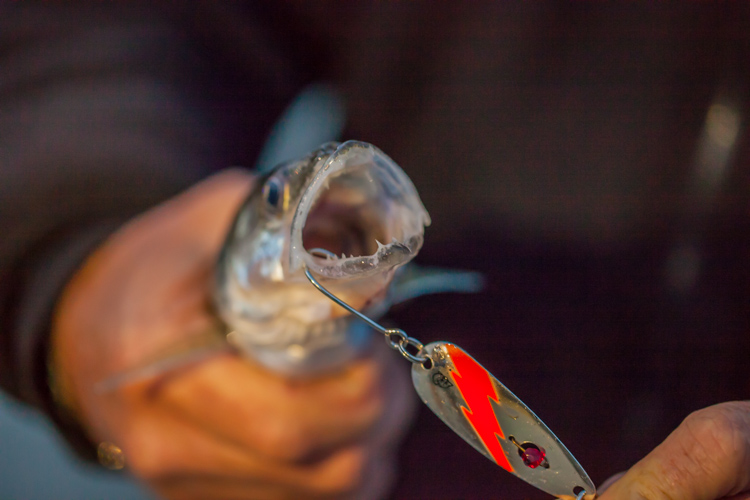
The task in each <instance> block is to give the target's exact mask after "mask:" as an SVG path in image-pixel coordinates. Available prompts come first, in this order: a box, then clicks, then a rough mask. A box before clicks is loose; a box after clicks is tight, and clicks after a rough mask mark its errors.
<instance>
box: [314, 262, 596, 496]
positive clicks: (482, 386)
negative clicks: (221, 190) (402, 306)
mask: <svg viewBox="0 0 750 500" xmlns="http://www.w3.org/2000/svg"><path fill="white" fill-rule="evenodd" d="M313 252H315V253H318V254H322V255H326V254H328V253H329V252H328V251H327V250H324V249H315V250H311V251H310V253H313ZM305 275H306V276H307V279H308V280H309V281H310V283H312V284H313V286H315V287H316V288H317V289H318V290H320V292H322V293H323V294H325V295H326V296H327V297H328V298H329V299H331V300H332V301H334V302H335V303H337V304H338V305H340V306H341V307H343V308H344V309H346V310H348V311H349V312H351V313H352V314H354V315H355V316H357V317H358V318H360V319H361V320H362V321H364V322H365V323H367V324H368V325H369V326H371V327H372V328H373V329H375V330H377V331H379V332H380V333H382V334H383V335H385V340H386V342H387V343H388V345H389V346H390V347H391V348H393V349H395V350H397V351H399V352H400V353H401V354H402V355H403V356H404V357H405V358H406V359H408V360H409V361H411V362H412V369H411V377H412V383H413V384H414V389H415V390H416V391H417V394H419V397H420V398H421V399H422V401H423V402H424V404H426V405H427V407H429V408H430V410H432V411H433V412H434V413H435V414H436V415H437V416H438V417H439V418H440V419H441V420H442V421H443V422H445V424H446V425H447V426H448V427H450V428H451V429H452V430H453V431H454V432H455V433H456V434H458V435H459V436H461V437H462V438H463V439H464V440H465V441H466V442H467V443H469V444H470V445H471V446H473V447H474V449H476V450H477V451H478V452H480V453H481V454H483V455H484V456H485V457H487V458H488V459H490V460H492V461H493V462H495V463H496V464H497V465H499V466H500V467H502V468H503V469H505V470H506V471H508V472H510V473H511V474H513V475H514V476H516V477H518V478H520V479H522V480H524V481H526V482H527V483H529V484H531V485H532V486H535V487H536V488H539V489H540V490H542V491H544V492H546V493H549V494H550V495H553V496H555V497H558V498H562V499H566V500H574V499H575V500H582V499H586V500H591V499H593V498H595V497H596V487H595V486H594V483H593V482H592V481H591V479H590V478H589V476H588V474H586V471H584V470H583V467H581V465H580V464H579V463H578V461H577V460H576V459H575V457H573V455H572V454H571V453H570V452H569V451H568V449H567V448H566V447H565V445H564V444H563V443H562V442H561V441H560V440H559V439H558V438H557V436H555V435H554V434H553V433H552V431H550V430H549V428H548V427H547V426H546V425H545V424H544V422H542V421H541V420H540V419H539V417H537V416H536V415H535V414H534V412H532V411H531V410H530V409H529V407H528V406H526V405H525V404H524V403H523V402H522V401H521V400H520V399H518V398H517V397H516V396H515V395H514V394H513V393H512V392H511V391H510V390H508V388H507V387H505V386H504V385H503V384H502V383H501V382H500V381H499V380H498V379H497V378H495V377H494V376H493V375H492V374H491V373H490V372H488V371H487V370H486V369H485V368H484V367H483V366H482V365H481V364H479V363H478V362H477V361H476V360H475V359H474V358H473V357H471V356H470V355H469V354H468V353H467V352H466V351H464V350H463V349H461V348H460V347H458V346H457V345H455V344H453V343H451V342H444V341H439V342H432V343H430V344H427V345H422V343H420V342H419V341H418V340H416V339H414V338H412V337H409V336H408V335H407V334H406V333H405V332H404V331H403V330H401V329H398V328H385V327H383V326H382V325H380V324H378V323H377V322H375V321H373V320H372V319H371V318H369V317H367V316H365V315H364V314H362V313H360V312H359V311H357V310H356V309H354V308H353V307H351V306H350V305H349V304H347V303H346V302H344V301H343V300H341V299H339V298H338V297H336V296H335V295H334V294H332V293H331V292H330V291H329V290H327V289H326V288H325V287H323V286H322V285H321V284H320V283H319V282H318V281H317V280H316V279H315V278H314V277H313V275H312V273H311V272H310V270H309V269H307V268H306V269H305Z"/></svg>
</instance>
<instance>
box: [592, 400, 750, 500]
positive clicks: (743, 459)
mask: <svg viewBox="0 0 750 500" xmlns="http://www.w3.org/2000/svg"><path fill="white" fill-rule="evenodd" d="M741 493H744V495H741V496H740V497H737V498H738V499H739V498H742V499H750V402H739V401H738V402H732V403H722V404H719V405H716V406H711V407H709V408H705V409H703V410H699V411H697V412H695V413H692V414H691V415H690V416H688V417H687V418H686V419H685V420H684V421H683V422H682V424H680V426H679V427H678V428H677V429H676V430H675V431H674V432H672V434H670V435H669V437H667V439H666V440H665V441H664V442H663V443H662V444H660V445H659V446H657V447H656V448H655V449H654V450H653V451H652V452H651V453H649V454H648V455H647V456H646V457H645V458H644V459H643V460H641V461H640V462H638V463H637V464H635V465H634V466H633V467H632V468H631V469H630V470H629V471H628V472H627V473H626V474H625V475H624V476H622V478H621V479H619V480H618V481H617V482H615V483H614V484H613V485H612V486H611V487H609V488H608V489H607V490H606V491H605V492H604V494H602V495H601V497H599V498H600V500H619V499H631V498H632V499H648V500H671V499H680V500H716V499H719V498H727V497H731V496H734V495H739V494H741Z"/></svg>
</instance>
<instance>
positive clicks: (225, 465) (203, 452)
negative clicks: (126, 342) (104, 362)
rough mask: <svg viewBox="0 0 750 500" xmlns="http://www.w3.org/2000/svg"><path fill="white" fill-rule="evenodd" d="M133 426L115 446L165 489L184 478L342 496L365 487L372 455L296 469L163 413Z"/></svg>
mask: <svg viewBox="0 0 750 500" xmlns="http://www.w3.org/2000/svg"><path fill="white" fill-rule="evenodd" d="M129 423H130V426H129V427H128V428H127V429H126V430H125V431H124V432H123V433H121V434H120V435H119V436H118V439H117V441H116V442H117V443H118V444H120V443H122V444H121V448H122V449H123V451H124V454H125V457H126V466H127V467H128V469H129V470H131V472H132V473H133V474H134V475H135V476H137V477H139V478H141V479H142V480H145V481H146V482H148V483H150V484H163V485H165V486H166V485H168V484H176V482H177V483H179V482H180V481H178V479H179V478H182V479H185V480H186V481H187V478H204V479H206V481H210V482H225V483H226V484H227V485H229V486H232V487H233V488H239V487H240V486H241V485H245V486H247V487H250V486H252V488H261V489H262V488H266V489H279V490H287V489H288V490H293V491H303V492H305V495H301V496H299V497H298V498H308V497H315V496H321V497H325V496H337V495H338V496H341V495H344V494H348V493H349V492H351V491H355V490H356V489H357V488H359V486H360V485H361V484H362V482H363V480H364V479H363V471H364V470H365V469H366V465H367V461H368V457H369V456H370V455H371V454H372V453H371V451H370V450H369V449H368V448H367V446H365V445H357V446H351V447H348V448H345V449H341V450H339V451H337V452H336V453H334V454H331V455H330V456H327V457H325V458H324V459H321V460H318V461H315V462H310V463H304V464H293V463H288V462H280V461H274V460H270V459H268V458H267V457H265V456H260V455H257V454H254V453H252V452H251V451H249V450H246V449H243V448H240V447H237V446H234V445H232V444H230V443H226V442H222V441H218V440H216V439H215V437H214V436H212V435H210V434H207V433H205V432H203V431H202V430H201V429H197V428H195V427H194V426H192V425H190V424H188V423H185V422H183V421H181V420H179V419H176V418H174V417H173V416H171V415H165V414H163V412H151V413H150V414H149V413H146V412H144V413H141V414H140V415H139V417H138V418H136V419H134V420H131V421H129ZM180 480H181V479H180ZM204 498H215V497H214V496H213V495H209V496H207V497H204Z"/></svg>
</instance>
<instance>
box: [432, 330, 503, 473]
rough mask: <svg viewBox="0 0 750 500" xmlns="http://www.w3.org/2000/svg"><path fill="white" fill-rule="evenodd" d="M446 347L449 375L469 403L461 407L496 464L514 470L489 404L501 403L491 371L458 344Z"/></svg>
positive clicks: (500, 429) (501, 431) (501, 432)
mask: <svg viewBox="0 0 750 500" xmlns="http://www.w3.org/2000/svg"><path fill="white" fill-rule="evenodd" d="M446 349H447V351H448V354H449V355H450V357H451V360H453V366H454V370H452V371H451V373H450V376H451V378H452V379H453V381H454V382H455V384H456V387H457V388H458V390H459V391H460V392H461V396H463V398H464V401H466V404H467V406H462V407H461V410H462V411H463V413H464V415H465V416H466V419H467V420H468V421H469V422H471V426H472V427H473V428H474V432H476V433H477V436H479V439H481V440H482V443H484V446H485V447H486V448H487V451H488V452H489V454H490V455H492V458H494V459H495V463H496V464H497V465H499V466H500V467H502V468H503V469H505V470H507V471H508V472H513V466H512V465H510V462H509V461H508V457H506V456H505V452H504V451H503V448H502V447H501V446H500V442H499V441H498V440H497V439H498V438H500V439H505V434H504V433H503V429H502V428H501V427H500V423H499V422H498V421H497V417H496V416H495V411H494V410H493V409H492V404H491V403H490V400H493V401H495V402H496V403H498V404H499V403H500V400H499V397H498V395H497V391H496V390H495V386H494V385H493V384H492V379H491V378H490V374H489V373H488V372H487V370H485V369H484V368H483V367H482V365H480V364H479V363H477V362H476V361H474V358H472V357H471V356H469V355H468V354H466V353H465V352H464V351H463V350H461V349H458V348H457V347H456V346H454V345H452V344H447V345H446Z"/></svg>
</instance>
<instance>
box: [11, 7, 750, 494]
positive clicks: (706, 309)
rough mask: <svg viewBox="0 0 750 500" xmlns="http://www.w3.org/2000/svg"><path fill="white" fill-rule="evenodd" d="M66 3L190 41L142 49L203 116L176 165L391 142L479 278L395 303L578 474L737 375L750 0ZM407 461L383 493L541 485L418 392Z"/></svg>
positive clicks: (723, 397) (497, 490) (749, 160)
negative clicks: (510, 399)
mask: <svg viewBox="0 0 750 500" xmlns="http://www.w3.org/2000/svg"><path fill="white" fill-rule="evenodd" d="M58 9H59V10H60V12H55V15H56V16H59V17H60V18H61V19H65V18H66V17H65V15H63V14H64V13H63V12H62V11H63V10H64V8H63V7H59V8H58ZM81 9H82V10H80V11H78V12H76V11H75V10H74V11H73V14H71V16H69V17H70V18H71V19H73V18H74V19H76V23H78V24H77V25H76V26H78V25H80V29H86V27H87V26H88V25H89V24H95V25H96V26H97V27H98V28H101V27H102V26H103V27H105V28H106V27H107V26H109V25H110V24H112V25H117V27H119V28H123V26H125V27H127V25H128V23H129V22H131V21H132V20H133V19H139V20H141V21H142V22H141V21H139V22H141V24H139V26H141V28H140V29H141V30H142V33H146V34H150V35H154V34H155V35H154V39H155V40H162V39H165V40H169V41H171V42H172V43H173V44H175V46H179V47H182V48H184V50H185V53H186V54H187V55H185V54H182V53H181V52H180V51H176V50H174V51H171V52H169V53H165V54H161V53H160V52H159V51H156V52H153V53H151V55H150V57H153V58H156V57H157V56H159V55H160V54H161V55H164V56H165V57H166V59H167V60H168V61H169V63H170V64H169V65H167V66H165V67H166V68H167V69H168V70H169V72H168V71H167V69H165V70H163V71H164V72H165V74H166V76H165V77H164V81H166V82H168V83H169V84H170V85H174V86H175V87H176V88H178V89H181V91H182V92H183V94H181V95H182V96H183V97H184V102H185V103H188V104H187V105H189V109H191V110H193V109H195V110H199V111H200V112H201V113H200V114H199V115H198V116H200V117H202V119H203V121H202V122H201V126H202V127H203V128H201V130H202V131H203V132H205V130H204V129H206V130H209V131H210V133H209V132H206V134H208V135H205V134H204V135H195V136H192V137H193V139H194V142H193V143H191V144H193V146H194V147H195V148H196V150H198V151H199V152H200V154H196V155H194V160H193V162H194V163H196V164H199V165H198V167H190V168H197V169H199V170H200V169H202V170H201V171H210V170H212V169H217V168H222V167H225V166H227V165H233V164H242V165H255V164H257V163H258V162H260V164H261V167H265V166H267V165H270V164H273V163H275V161H276V160H281V159H287V158H290V157H293V156H295V155H296V154H298V153H300V152H303V151H306V150H307V149H309V148H310V147H312V146H313V145H315V143H316V142H323V141H325V140H329V139H335V138H343V139H350V138H355V139H359V140H365V141H369V142H372V143H374V144H375V145H377V146H378V147H380V148H381V149H382V150H383V151H385V152H386V153H387V154H389V155H390V156H391V157H392V158H393V159H394V160H395V161H396V162H397V163H399V164H400V165H401V166H402V167H403V168H404V169H405V170H406V172H407V173H408V174H409V175H410V176H411V178H412V180H413V181H414V183H415V185H416V186H417V188H418V190H419V191H420V194H421V196H422V199H423V201H424V203H425V205H426V207H427V209H428V210H429V211H430V214H431V215H432V218H433V226H432V227H431V228H429V229H428V231H427V237H426V242H425V246H424V249H423V250H422V253H421V254H420V256H419V257H418V260H419V261H420V262H422V263H424V264H433V265H440V266H446V267H460V268H467V269H474V270H479V271H481V272H482V273H484V274H485V275H486V277H487V281H488V285H487V288H486V290H485V291H484V292H482V293H480V294H477V295H472V296H462V295H445V296H435V297H424V298H419V299H416V300H414V301H412V302H411V303H409V304H404V305H403V306H400V307H398V308H397V309H396V310H395V311H394V312H393V318H394V319H395V320H396V321H397V322H398V324H399V325H400V326H401V327H403V328H404V329H405V330H406V331H407V332H409V334H411V335H413V336H415V337H417V338H419V339H420V340H422V341H424V342H430V341H434V340H451V341H455V342H456V343H458V344H459V345H461V346H462V347H464V348H465V349H466V350H468V351H469V352H470V353H472V354H473V355H474V357H475V358H476V359H477V360H479V361H480V362H481V363H483V364H484V365H485V366H486V367H487V368H488V369H489V370H490V371H492V372H493V373H494V374H495V375H496V376H497V377H498V378H499V379H500V380H501V381H503V382H504V383H505V384H506V385H507V386H508V387H509V388H510V389H511V390H512V391H513V392H515V393H516V394H517V395H518V396H519V397H520V398H521V399H523V400H524V401H525V402H526V403H527V404H528V405H529V406H530V407H531V408H532V409H533V410H534V411H535V412H536V413H537V414H538V415H539V416H540V417H541V418H542V419H543V420H545V422H546V423H547V424H548V425H549V426H550V428H551V429H553V430H554V431H555V432H556V433H557V434H558V436H559V437H560V438H561V439H562V441H563V442H565V443H566V444H567V446H568V447H569V448H570V450H571V451H572V452H573V453H574V454H575V455H576V457H577V458H578V459H579V461H580V462H581V464H582V465H583V466H584V468H585V469H586V470H587V471H588V472H589V473H590V475H591V476H592V479H593V480H594V482H595V483H601V482H602V481H603V480H604V479H606V478H607V477H608V476H609V475H611V474H613V473H615V472H617V471H620V470H623V469H626V468H628V467H629V466H630V465H631V464H632V463H633V462H635V461H636V460H638V459H639V458H641V457H642V456H644V455H645V454H646V453H647V452H648V451H649V450H651V449H652V448H653V447H654V446H655V445H656V444H658V443H659V442H660V441H661V440H662V439H664V437H666V435H667V434H668V433H669V432H670V430H672V429H673V428H674V427H676V426H677V425H678V424H679V422H680V421H681V420H682V419H683V418H684V417H685V416H686V415H687V414H688V413H689V412H691V411H693V410H696V409H698V408H701V407H704V406H707V405H710V404H713V403H718V402H721V401H727V400H732V399H747V398H748V397H749V395H750V363H749V362H748V360H749V359H750V308H749V307H748V299H749V298H750V297H749V295H750V271H748V265H747V260H748V256H749V255H750V253H749V252H750V231H749V230H750V192H749V191H748V185H749V184H748V182H749V181H750V143H749V142H748V140H747V133H746V127H747V109H748V99H747V97H748V88H749V87H748V84H749V83H750V79H749V78H748V71H749V70H748V67H749V65H748V61H749V60H750V59H748V56H749V55H750V12H749V10H750V4H746V3H740V2H712V3H688V4H684V3H679V4H677V3H674V4H673V3H658V4H652V3H624V4H611V3H607V4H600V3H575V4H568V3H536V2H523V3H506V2H496V3H472V4H468V5H459V4H457V3H432V2H392V3H385V2H382V3H375V2H373V3H369V2H368V3H344V2H342V3H333V2H316V3H315V4H306V5H300V4H295V3H293V2H280V3H274V4H271V5H267V4H262V3H259V4H247V5H240V4H232V5H221V6H217V5H214V4H208V3H207V4H197V6H196V7H195V10H188V9H185V8H177V7H175V8H174V9H169V8H163V9H162V8H158V9H157V8H151V7H148V6H138V7H137V8H136V7H133V8H129V9H126V10H128V11H129V17H128V16H122V15H119V16H113V15H111V14H110V13H109V12H107V8H105V7H101V6H100V7H97V8H93V9H91V10H89V8H88V7H85V8H81ZM35 15H36V16H40V14H38V13H36V14H35ZM41 17H45V16H44V15H41ZM49 17H50V18H51V17H52V15H51V14H50V15H49ZM47 22H48V23H50V26H51V27H48V28H47V29H51V30H54V29H60V28H59V27H57V25H56V24H55V22H53V21H52V20H50V19H47ZM87 23H88V24H87ZM118 23H119V24H118ZM164 25H166V26H169V27H170V30H171V31H170V30H162V31H158V30H157V29H156V28H154V26H156V27H159V26H164ZM147 38H148V37H146V38H141V39H144V40H145V39H147ZM162 41H163V40H162ZM109 43H111V44H115V45H116V44H117V38H113V39H112V40H110V42H109ZM144 43H145V42H144ZM164 46H168V45H164V44H163V43H160V44H158V47H164ZM119 47H120V48H122V49H123V50H125V49H126V48H127V47H130V46H125V45H122V46H119ZM133 50H134V51H136V49H133ZM139 50H140V49H139ZM180 50H182V49H180ZM183 59H184V60H185V61H189V64H187V63H185V64H183V62H184V61H183ZM152 66H153V65H146V66H145V67H146V68H147V69H148V71H156V73H158V74H161V73H159V71H162V70H155V69H154V68H155V67H156V66H154V67H152ZM126 67H127V66H126ZM185 75H188V76H189V77H190V78H188V77H186V76H185ZM314 82H325V85H318V86H314V87H307V85H309V84H311V83H314ZM304 88H307V89H308V90H307V91H305V93H303V94H302V96H303V99H302V100H299V99H298V100H297V101H294V102H295V103H296V104H295V107H294V108H293V109H292V111H290V112H289V114H287V115H285V117H284V118H283V119H282V122H281V123H280V124H279V125H277V127H276V128H275V129H274V131H273V133H272V134H271V135H270V136H269V135H268V128H269V127H270V125H271V124H272V123H273V122H274V120H276V119H277V117H278V114H279V112H280V111H281V110H282V109H283V108H284V106H286V105H287V104H288V103H289V102H290V100H291V99H292V98H293V97H294V96H295V95H300V94H299V92H300V91H301V90H302V89H304ZM311 89H312V90H311ZM136 97H137V95H136ZM258 99H262V101H261V102H259V101H258ZM185 126H186V127H187V125H185ZM158 130H161V129H158ZM311 131H315V133H312V132H311ZM203 132H201V133H202V134H203ZM263 143H265V144H266V145H267V148H266V150H265V151H264V152H262V153H260V147H261V144H263ZM147 153H148V151H147V150H146V151H145V152H144V154H147ZM259 158H260V159H259ZM190 165H192V164H190ZM188 166H189V165H188ZM4 429H5V428H4V427H1V426H0V432H3V431H4ZM6 439H7V438H6ZM3 453H8V451H7V447H6V449H5V450H4V451H3ZM401 459H402V465H401V466H400V467H399V468H400V470H401V472H402V476H401V479H400V482H399V484H398V488H397V490H396V491H395V493H394V498H489V497H499V498H539V497H540V494H538V493H537V492H536V490H534V489H532V488H530V487H527V486H526V485H525V484H523V483H522V482H521V481H519V480H517V479H515V478H513V477H511V476H509V475H508V474H507V473H505V472H504V471H502V470H500V469H499V468H497V467H496V466H495V465H494V464H492V463H491V462H489V461H488V460H486V459H485V458H483V457H482V456H480V455H479V454H477V453H476V452H475V451H474V450H473V449H471V448H470V447H469V446H467V445H465V444H464V443H463V442H462V441H461V440H460V439H459V438H457V437H456V436H454V435H453V434H452V433H451V431H450V430H448V429H447V428H446V427H445V426H444V425H443V424H442V422H440V421H439V420H438V419H437V418H436V417H434V416H433V415H432V414H431V413H430V412H429V411H428V410H427V409H422V410H421V413H420V415H419V417H418V420H417V423H416V425H415V427H414V430H413V432H412V433H411V434H410V436H409V438H408V440H407V442H406V445H405V446H404V448H403V451H402V454H401ZM9 481H11V479H3V480H0V484H10V483H9ZM0 488H2V487H1V486H0ZM0 492H2V490H1V489H0ZM0 496H2V494H1V493H0ZM82 496H85V495H82ZM113 497H114V496H112V498H113ZM30 498H33V497H30ZM37 498H43V497H39V496H38V497H37Z"/></svg>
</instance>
